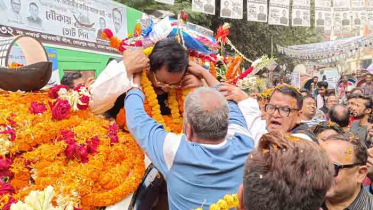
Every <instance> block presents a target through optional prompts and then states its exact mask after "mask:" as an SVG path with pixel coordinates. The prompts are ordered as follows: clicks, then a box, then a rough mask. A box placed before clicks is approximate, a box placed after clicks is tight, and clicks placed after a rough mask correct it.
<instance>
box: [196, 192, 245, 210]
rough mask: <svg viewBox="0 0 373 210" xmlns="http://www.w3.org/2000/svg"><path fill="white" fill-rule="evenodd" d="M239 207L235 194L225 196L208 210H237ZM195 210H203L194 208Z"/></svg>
mask: <svg viewBox="0 0 373 210" xmlns="http://www.w3.org/2000/svg"><path fill="white" fill-rule="evenodd" d="M239 205H240V202H239V200H238V195H237V194H232V195H225V196H224V198H223V199H219V201H218V202H216V203H214V204H211V206H210V207H209V210H229V209H237V208H238V207H239ZM195 210H203V208H202V207H199V208H196V209H195Z"/></svg>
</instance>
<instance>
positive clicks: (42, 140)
mask: <svg viewBox="0 0 373 210" xmlns="http://www.w3.org/2000/svg"><path fill="white" fill-rule="evenodd" d="M48 101H49V98H48V94H47V93H45V92H40V93H20V92H19V93H18V92H17V93H11V92H6V91H3V92H1V93H0V110H1V112H0V124H6V125H9V124H10V123H11V122H12V123H13V124H14V125H12V128H14V130H15V131H16V138H15V140H14V141H13V144H12V146H11V147H10V149H9V155H8V156H9V157H10V158H13V163H12V165H11V168H10V171H11V172H13V173H14V177H13V178H12V179H11V181H10V184H11V185H12V186H13V187H14V188H15V190H16V193H15V194H14V195H13V197H14V198H16V199H20V200H22V199H24V197H25V196H27V195H28V194H29V193H30V192H31V191H33V190H43V189H45V188H46V187H47V186H48V185H52V186H53V187H54V189H55V192H56V197H55V198H54V200H53V202H54V203H58V204H60V203H59V202H69V201H71V202H73V203H74V205H75V206H76V207H81V208H83V209H94V208H95V207H101V206H109V205H113V204H115V203H117V202H119V201H120V200H122V199H123V198H124V197H126V196H127V195H129V194H130V193H132V192H134V191H135V190H136V189H137V186H138V185H139V184H140V182H141V181H142V177H143V176H144V173H145V165H144V154H143V152H142V150H141V148H140V147H139V146H138V145H137V143H136V142H135V141H134V139H133V138H132V137H131V136H130V134H128V133H124V132H119V133H118V138H119V143H114V144H112V143H111V139H110V138H109V136H108V129H107V127H108V126H109V125H110V124H109V123H110V122H109V121H107V120H104V119H103V118H101V117H98V116H95V115H94V114H92V113H90V112H89V111H78V112H75V113H72V114H71V115H70V117H69V118H68V119H65V120H60V121H56V120H51V118H52V117H51V111H50V109H47V111H45V112H44V113H43V114H36V115H35V114H32V113H31V112H30V110H29V107H30V104H31V102H38V103H44V104H48ZM61 130H70V131H72V132H74V133H75V134H74V138H75V140H76V142H77V144H78V145H85V144H86V142H87V139H91V138H92V137H94V136H97V138H98V139H99V146H98V148H97V153H92V154H89V155H88V158H89V161H88V162H87V163H84V164H83V163H82V162H80V160H79V159H78V158H75V159H68V158H67V157H66V154H65V152H64V151H65V149H66V147H67V144H66V143H65V142H64V141H63V140H62V139H63V136H62V135H61ZM1 135H4V134H0V138H1V137H2V136H1ZM16 154H17V156H15V155H16ZM0 158H1V157H0ZM61 196H62V197H61ZM61 198H63V199H61Z"/></svg>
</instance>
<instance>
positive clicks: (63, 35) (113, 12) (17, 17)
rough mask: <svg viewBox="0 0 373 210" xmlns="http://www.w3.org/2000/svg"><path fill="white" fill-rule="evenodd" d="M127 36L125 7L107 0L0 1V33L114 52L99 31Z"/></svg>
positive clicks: (121, 37)
mask: <svg viewBox="0 0 373 210" xmlns="http://www.w3.org/2000/svg"><path fill="white" fill-rule="evenodd" d="M105 28H110V29H111V30H112V31H113V33H114V35H115V36H117V37H118V38H119V39H124V38H127V36H128V31H127V15H126V6H125V5H122V4H119V3H116V2H114V1H108V0H0V29H1V30H0V35H3V36H12V35H28V36H32V37H34V38H37V39H39V40H41V41H43V42H46V43H51V44H57V45H64V46H70V47H77V48H83V49H90V50H98V51H107V52H115V50H114V49H112V48H111V47H110V46H109V44H108V42H107V41H106V40H103V39H102V32H103V30H104V29H105Z"/></svg>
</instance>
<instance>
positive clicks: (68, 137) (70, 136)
mask: <svg viewBox="0 0 373 210" xmlns="http://www.w3.org/2000/svg"><path fill="white" fill-rule="evenodd" d="M61 134H62V136H63V140H64V141H65V142H66V144H72V143H75V134H74V132H72V131H69V130H61Z"/></svg>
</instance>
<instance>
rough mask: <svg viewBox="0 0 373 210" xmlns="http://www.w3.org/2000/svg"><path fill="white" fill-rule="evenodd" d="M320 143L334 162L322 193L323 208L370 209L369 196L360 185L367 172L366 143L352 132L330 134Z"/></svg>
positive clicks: (372, 202) (372, 201)
mask: <svg viewBox="0 0 373 210" xmlns="http://www.w3.org/2000/svg"><path fill="white" fill-rule="evenodd" d="M321 146H322V147H323V148H324V149H325V151H326V153H327V154H328V156H329V159H330V160H331V162H332V163H333V165H334V183H333V186H332V188H331V189H330V190H329V191H328V192H327V193H326V198H325V202H324V205H323V207H322V208H323V210H327V209H349V210H355V209H356V210H357V209H359V210H360V209H365V210H370V209H373V197H372V195H370V194H369V193H368V192H367V191H366V190H364V189H363V188H362V183H363V181H364V179H365V178H366V176H367V174H368V167H367V165H366V164H367V159H368V153H367V147H366V146H365V144H364V143H363V142H362V141H361V140H360V139H359V138H358V137H357V136H355V135H354V134H352V133H343V134H336V135H333V136H330V137H329V138H327V139H326V140H325V142H324V143H322V144H321Z"/></svg>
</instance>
